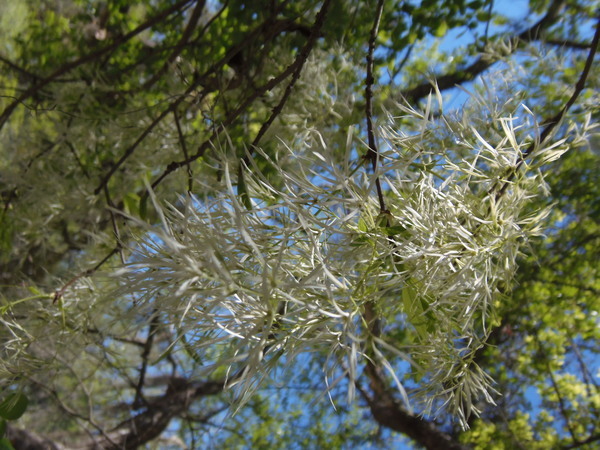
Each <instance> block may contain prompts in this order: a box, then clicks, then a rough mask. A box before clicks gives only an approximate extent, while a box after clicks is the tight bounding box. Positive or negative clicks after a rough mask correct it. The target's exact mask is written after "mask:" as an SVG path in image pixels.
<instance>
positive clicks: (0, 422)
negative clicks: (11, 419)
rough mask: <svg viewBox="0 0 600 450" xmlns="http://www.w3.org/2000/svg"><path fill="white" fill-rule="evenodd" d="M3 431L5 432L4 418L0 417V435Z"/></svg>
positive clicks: (2, 434) (0, 435)
mask: <svg viewBox="0 0 600 450" xmlns="http://www.w3.org/2000/svg"><path fill="white" fill-rule="evenodd" d="M5 433H6V420H4V419H1V420H0V437H2V436H4V434H5Z"/></svg>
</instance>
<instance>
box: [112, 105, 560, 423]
mask: <svg viewBox="0 0 600 450" xmlns="http://www.w3.org/2000/svg"><path fill="white" fill-rule="evenodd" d="M439 100H441V99H439ZM439 106H440V108H441V101H440V102H439ZM400 109H401V111H402V113H403V115H402V117H399V118H392V119H391V121H390V124H389V125H388V126H387V127H385V128H383V129H382V131H381V134H380V137H381V140H382V141H384V147H383V150H382V152H381V155H380V164H379V168H378V170H377V173H375V174H368V173H367V172H366V170H365V169H364V168H363V167H361V162H360V161H359V162H358V163H355V164H353V163H352V162H351V161H352V159H353V156H354V155H356V151H357V150H356V147H355V146H354V144H353V142H356V141H357V140H356V139H352V135H351V133H349V135H348V136H349V138H348V142H347V145H346V149H345V150H344V149H342V151H340V149H331V148H329V147H328V145H327V143H326V142H325V139H323V138H322V137H321V135H320V134H319V133H318V132H317V131H314V130H312V131H311V132H310V133H309V134H311V135H312V137H313V145H311V146H305V147H303V148H301V149H294V150H292V149H291V148H289V147H288V146H286V145H285V144H283V143H282V144H281V145H280V146H279V154H278V155H277V156H276V157H273V159H271V158H270V157H269V156H268V155H267V154H265V153H263V152H261V151H260V150H257V151H256V152H255V154H254V156H253V157H251V158H250V161H251V163H250V167H245V169H244V171H243V172H244V180H245V183H244V186H243V188H242V186H241V184H239V183H238V184H236V181H235V180H232V175H231V174H232V173H233V174H235V173H236V172H237V170H236V167H237V164H238V163H237V161H235V160H232V159H231V158H230V157H228V156H227V155H226V153H227V152H222V154H221V158H220V159H221V164H222V167H224V174H225V175H224V183H225V184H224V189H222V190H221V193H219V194H215V195H214V196H213V197H207V198H190V197H186V198H182V199H181V201H180V203H179V204H177V205H168V206H167V207H163V206H161V205H160V204H159V202H158V201H157V200H155V207H156V209H157V211H158V213H159V215H160V217H161V221H162V226H161V227H160V228H147V233H146V234H144V235H142V236H141V237H140V241H139V242H138V243H137V245H136V246H135V247H134V257H133V258H132V262H131V263H130V264H128V265H127V266H126V267H124V268H123V269H121V270H120V271H119V272H118V273H117V275H118V276H119V278H120V279H122V280H123V281H124V282H123V288H122V291H121V292H122V293H123V294H128V295H131V296H133V297H134V298H135V299H136V301H144V302H147V303H149V304H152V305H154V307H155V308H158V309H160V310H161V311H163V312H164V313H165V314H169V315H171V316H172V321H171V322H172V323H175V324H176V326H177V329H178V330H179V331H178V332H179V336H180V337H181V338H182V339H185V342H186V345H188V346H191V347H193V349H194V352H195V353H196V355H202V356H201V358H203V359H204V361H205V362H206V364H207V366H208V367H212V368H214V367H216V366H223V365H224V366H226V367H228V368H229V369H230V370H229V380H230V385H232V386H233V385H236V386H238V388H239V390H240V391H239V392H240V394H241V398H242V399H243V398H246V396H247V395H249V394H250V393H251V392H252V391H253V389H254V388H255V387H256V386H257V383H258V381H260V380H262V379H263V378H264V377H267V376H269V374H270V373H271V371H272V369H273V368H274V367H275V365H277V364H284V365H285V364H292V361H293V360H294V357H295V356H297V355H298V354H300V353H304V352H311V351H322V352H325V353H326V354H328V355H329V357H328V359H327V360H328V362H329V363H331V365H332V367H334V368H335V369H336V370H340V371H341V372H343V373H344V376H347V377H348V378H349V385H350V386H351V387H350V390H351V391H352V389H353V385H354V382H355V381H356V379H357V378H358V376H359V375H360V372H361V371H360V365H361V363H364V358H365V357H368V358H371V359H374V360H375V362H376V363H377V364H379V365H381V366H382V367H385V368H387V369H388V373H389V375H390V376H391V377H392V378H394V379H395V380H396V382H397V384H398V386H400V389H401V391H402V392H403V393H404V390H403V388H402V383H401V380H400V379H401V378H402V377H403V376H406V377H408V376H409V374H408V373H400V372H401V371H399V369H396V368H397V367H398V362H399V361H400V360H406V361H409V362H411V364H412V365H413V367H414V370H413V372H412V375H411V376H412V377H417V378H418V379H419V380H420V381H421V384H422V386H423V388H422V390H421V392H420V393H421V394H423V398H424V399H425V406H426V409H425V412H427V411H428V410H429V409H431V408H432V407H435V406H436V405H438V406H439V404H441V403H445V404H446V406H447V407H448V408H449V409H450V410H451V411H452V412H453V413H455V414H456V415H457V416H458V417H459V418H460V419H461V421H462V422H463V423H465V421H466V418H467V417H468V415H469V414H470V413H471V412H477V410H476V408H475V407H474V406H472V405H473V403H474V402H475V400H476V399H478V398H484V399H486V400H488V401H492V399H491V396H490V395H489V394H488V390H489V385H490V380H489V378H488V377H487V376H486V375H485V373H483V371H481V369H479V367H478V366H477V362H476V352H477V350H478V349H480V348H481V347H482V346H483V345H484V344H485V341H486V338H487V336H488V333H489V332H490V329H491V327H492V325H493V324H494V321H495V320H496V319H497V318H496V316H495V309H496V307H497V306H498V302H501V300H502V293H503V292H505V291H507V290H508V289H509V288H510V284H511V279H512V277H513V275H514V272H515V270H516V258H517V256H518V254H519V252H520V249H521V248H522V247H523V245H526V244H527V240H528V238H529V237H530V236H532V235H535V234H538V233H539V230H538V225H539V224H540V222H541V221H542V219H543V216H544V214H545V212H544V211H531V210H529V209H528V201H529V199H530V198H531V196H533V195H536V193H538V192H540V191H543V183H544V182H543V179H542V178H541V174H540V173H539V172H538V171H535V170H534V171H531V170H527V171H523V170H521V171H520V172H518V173H517V172H516V171H515V169H516V167H517V165H519V164H520V161H521V159H522V157H523V151H524V149H525V148H526V147H527V146H528V145H530V142H531V139H532V138H531V136H533V134H534V132H535V130H534V125H530V124H529V123H528V121H527V120H528V118H529V117H530V116H529V113H528V110H527V109H524V110H523V111H524V113H525V114H524V118H521V119H518V118H517V117H510V116H509V117H492V118H491V119H490V121H489V129H487V130H486V131H485V133H484V132H482V131H481V130H475V129H474V128H473V127H472V125H471V124H472V123H475V121H473V120H470V119H469V118H465V117H455V118H451V117H446V116H443V115H441V116H439V115H438V114H437V113H436V114H433V112H432V109H433V107H432V101H431V99H430V102H429V103H428V104H427V107H426V108H425V111H417V110H415V109H412V108H408V107H404V106H400ZM520 128H522V129H523V130H521V131H523V132H521V131H518V130H519V129H520ZM402 129H405V130H411V132H410V133H402V132H400V131H398V130H402ZM527 131H529V133H528V132H527ZM560 151H562V149H558V148H557V147H556V146H554V147H553V148H550V149H547V150H543V149H538V150H536V152H535V155H534V156H535V157H536V158H538V159H540V160H546V159H548V157H553V155H554V154H553V155H549V153H550V152H555V154H556V153H557V152H560ZM340 154H343V156H342V157H341V158H340V156H339V155H340ZM336 155H337V156H336ZM258 159H261V160H262V161H263V162H264V161H266V162H267V165H268V167H269V171H268V172H269V173H268V174H267V173H266V172H267V171H266V170H260V169H259V167H258V165H257V164H256V163H255V161H256V160H258ZM354 159H360V158H354ZM534 161H535V159H534ZM531 164H532V163H531V161H528V163H527V164H524V165H527V166H528V167H527V169H531V168H532V167H533V166H532V165H531ZM262 167H264V165H263V166H262ZM377 177H378V178H379V179H380V181H381V183H382V186H383V188H384V191H385V202H386V209H387V211H384V212H381V213H380V205H379V203H378V199H377V197H376V195H375V193H374V188H373V187H374V180H375V179H376V178H377ZM270 179H276V180H277V182H276V183H275V182H273V183H272V182H270V181H269V180H270ZM242 189H243V190H244V192H242ZM212 192H214V191H212ZM217 192H218V191H217ZM243 196H247V197H246V200H243V199H242V197H243ZM248 200H249V202H248ZM367 303H370V304H372V305H375V310H376V312H377V314H379V317H378V319H379V320H380V322H381V326H382V332H381V334H379V333H375V334H374V332H373V330H372V329H371V328H370V327H369V326H368V325H367V322H366V320H365V316H364V311H365V306H366V305H367ZM329 370H332V369H331V368H329ZM332 373H333V372H330V374H332ZM339 379H340V378H338V380H339ZM404 395H405V398H406V394H405V393H404Z"/></svg>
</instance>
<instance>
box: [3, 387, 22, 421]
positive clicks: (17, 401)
mask: <svg viewBox="0 0 600 450" xmlns="http://www.w3.org/2000/svg"><path fill="white" fill-rule="evenodd" d="M28 403H29V400H28V399H27V396H26V395H25V394H23V393H21V392H15V393H14V394H10V395H9V396H8V397H6V398H5V399H4V400H3V401H2V403H0V417H2V418H3V419H6V420H17V419H18V418H19V417H21V416H22V415H23V413H24V412H25V410H26V409H27V404H28Z"/></svg>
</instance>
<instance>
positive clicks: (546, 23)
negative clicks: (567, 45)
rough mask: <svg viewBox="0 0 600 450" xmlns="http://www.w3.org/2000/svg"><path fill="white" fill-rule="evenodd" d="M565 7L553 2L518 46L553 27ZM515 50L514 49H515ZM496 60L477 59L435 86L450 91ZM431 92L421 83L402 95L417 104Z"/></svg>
mask: <svg viewBox="0 0 600 450" xmlns="http://www.w3.org/2000/svg"><path fill="white" fill-rule="evenodd" d="M564 5H565V0H554V1H553V2H552V3H551V4H550V6H549V7H548V12H547V13H546V14H545V15H544V17H542V18H541V19H540V20H539V21H538V22H537V23H535V24H534V25H533V26H531V27H530V28H528V29H527V30H525V31H523V32H522V33H521V34H519V35H518V36H516V37H517V39H518V42H519V45H520V44H521V43H525V42H531V41H534V40H537V39H539V37H540V33H541V32H542V31H543V30H545V29H547V28H548V27H550V26H551V25H553V24H554V23H555V22H556V21H557V20H558V19H559V18H560V11H561V10H562V8H563V7H564ZM516 48H518V46H517V47H516ZM516 48H515V49H516ZM497 61H498V60H497V59H490V58H489V57H487V58H484V57H480V58H478V59H477V60H476V61H475V62H474V63H472V64H471V65H470V66H467V67H465V68H463V69H460V70H458V71H457V72H454V73H451V74H446V75H438V76H435V77H434V78H435V80H436V84H437V86H438V88H439V90H440V91H443V90H447V89H452V88H454V87H456V86H457V85H460V84H462V83H465V82H467V81H471V80H473V79H474V78H475V77H476V76H477V75H479V74H481V73H483V72H484V71H486V70H487V69H489V68H490V67H491V66H492V65H493V64H495V63H496V62H497ZM431 91H432V87H431V83H429V82H427V83H423V84H419V85H417V86H414V87H412V88H410V89H408V90H406V91H404V92H403V93H402V95H403V96H404V97H405V98H406V99H407V100H408V101H409V102H417V101H418V100H420V99H422V98H424V97H427V96H428V95H429V93H430V92H431Z"/></svg>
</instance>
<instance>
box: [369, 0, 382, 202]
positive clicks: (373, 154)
mask: <svg viewBox="0 0 600 450" xmlns="http://www.w3.org/2000/svg"><path fill="white" fill-rule="evenodd" d="M383 3H384V2H383V0H379V1H378V2H377V10H376V12H375V20H374V22H373V28H371V36H370V37H369V51H368V52H367V78H366V80H365V84H366V87H365V110H366V111H365V113H366V116H367V137H368V143H369V150H368V154H367V157H368V159H369V160H370V161H371V167H372V168H373V172H374V173H375V187H376V189H377V198H378V199H379V210H380V212H382V213H383V212H385V211H386V208H385V200H384V199H383V191H382V189H381V181H380V180H379V176H378V175H377V160H378V159H379V151H378V149H377V143H376V142H375V132H374V131H373V83H374V82H375V77H374V76H373V53H374V52H375V41H376V40H377V33H378V32H379V23H380V22H381V14H382V13H383Z"/></svg>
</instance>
